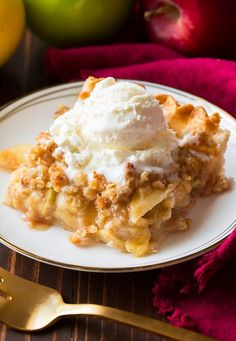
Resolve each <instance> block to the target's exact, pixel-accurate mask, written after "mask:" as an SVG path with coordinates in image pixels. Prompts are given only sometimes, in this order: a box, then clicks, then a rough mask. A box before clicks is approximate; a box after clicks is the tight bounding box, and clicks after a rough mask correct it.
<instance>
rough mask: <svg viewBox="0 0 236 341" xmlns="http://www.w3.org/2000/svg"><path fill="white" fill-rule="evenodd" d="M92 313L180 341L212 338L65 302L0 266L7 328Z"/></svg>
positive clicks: (0, 317) (0, 303) (0, 312)
mask: <svg viewBox="0 0 236 341" xmlns="http://www.w3.org/2000/svg"><path fill="white" fill-rule="evenodd" d="M75 315H76V316H93V317H100V318H105V319H109V320H113V321H116V322H120V323H124V324H127V325H129V326H132V327H137V328H140V329H143V330H146V331H149V332H152V333H155V334H159V335H162V336H165V337H169V338H172V339H174V340H181V341H184V340H186V341H210V340H211V341H212V340H213V339H212V338H210V337H207V336H203V335H200V334H198V333H195V332H192V331H189V330H187V329H183V328H177V327H173V326H171V325H170V324H168V323H165V322H161V321H158V320H155V319H151V318H148V317H145V316H141V315H137V314H133V313H130V312H128V311H123V310H120V309H116V308H111V307H106V306H102V305H97V304H66V303H64V302H63V299H62V296H61V295H60V293H59V292H57V291H56V290H54V289H51V288H48V287H45V286H43V285H40V284H36V283H33V282H31V281H27V280H25V279H23V278H20V277H18V276H16V275H13V274H11V273H10V272H8V271H6V270H4V269H2V268H0V321H1V322H3V323H5V324H7V325H8V326H9V327H12V328H15V329H20V330H23V331H34V330H38V329H42V328H45V327H47V326H48V325H50V324H52V323H53V322H55V321H56V320H57V319H59V318H61V317H63V316H75Z"/></svg>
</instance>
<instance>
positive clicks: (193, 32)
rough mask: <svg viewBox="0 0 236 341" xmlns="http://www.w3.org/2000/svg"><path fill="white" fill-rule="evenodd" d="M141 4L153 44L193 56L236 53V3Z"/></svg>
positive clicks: (181, 0) (184, 0) (150, 0)
mask: <svg viewBox="0 0 236 341" xmlns="http://www.w3.org/2000/svg"><path fill="white" fill-rule="evenodd" d="M142 5H143V12H144V18H145V26H146V30H147V33H148V36H149V38H150V40H152V41H156V42H162V43H164V44H165V45H167V46H170V47H173V48H175V49H177V50H180V51H183V52H186V53H191V54H205V55H206V54H216V55H219V56H220V55H227V54H229V52H230V51H232V50H233V49H234V50H235V45H236V1H235V0H224V1H223V0H172V1H169V0H164V1H163V0H162V1H161V0H142Z"/></svg>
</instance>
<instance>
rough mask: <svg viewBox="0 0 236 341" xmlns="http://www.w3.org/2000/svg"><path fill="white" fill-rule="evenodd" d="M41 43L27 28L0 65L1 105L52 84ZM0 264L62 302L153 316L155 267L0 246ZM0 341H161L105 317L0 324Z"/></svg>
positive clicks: (43, 45)
mask: <svg viewBox="0 0 236 341" xmlns="http://www.w3.org/2000/svg"><path fill="white" fill-rule="evenodd" d="M45 47H46V45H45V44H43V43H42V42H41V41H40V40H39V39H38V38H36V37H35V36H32V34H31V33H29V32H26V34H25V37H24V39H23V41H22V43H21V45H20V47H19V48H18V50H17V52H16V54H15V55H14V56H13V57H12V59H11V60H10V61H9V62H8V63H7V64H6V65H5V66H4V67H3V68H2V69H0V105H2V104H4V103H7V102H8V101H10V100H13V99H15V98H16V97H19V96H22V95H24V94H26V93H29V92H31V91H34V90H36V89H39V88H42V87H45V86H49V85H52V84H54V82H55V81H54V80H52V79H50V77H48V76H47V75H46V73H45V70H44V63H43V58H44V51H45ZM0 266H2V267H4V268H5V269H8V270H9V271H11V272H12V273H15V274H17V275H19V276H22V277H24V278H26V279H30V280H33V281H35V282H38V283H41V284H43V285H47V286H50V287H52V288H55V289H57V290H59V291H60V292H61V293H62V295H63V297H64V300H65V301H66V302H67V303H97V304H104V305H108V306H111V307H117V308H120V309H125V310H128V311H133V312H135V313H139V314H142V315H146V316H150V317H155V311H154V308H153V306H152V292H151V289H152V286H153V281H154V280H155V279H156V276H157V271H148V272H140V273H127V274H96V273H83V272H77V271H71V270H65V269H60V268H58V267H54V266H51V265H47V264H43V263H39V262H37V261H34V260H32V259H30V258H27V257H25V256H22V255H20V254H16V253H15V252H14V251H10V250H9V249H8V248H7V247H5V246H3V245H1V246H0ZM0 340H1V341H4V340H7V341H15V340H17V341H21V340H22V341H23V340H24V341H39V340H40V341H64V340H65V341H68V340H70V341H85V340H86V341H97V340H101V341H110V340H112V341H113V340H114V341H120V340H122V341H134V340H138V341H144V340H145V341H147V340H148V341H152V340H157V341H160V340H162V341H163V340H164V338H160V337H158V336H154V335H151V334H148V333H145V332H141V331H139V330H135V329H132V328H129V327H127V326H122V325H120V324H116V323H114V322H110V321H103V320H99V319H92V318H78V319H75V318H69V319H63V320H61V321H58V322H57V323H56V324H55V325H53V326H51V327H49V328H48V329H46V330H44V331H40V332H37V333H21V332H18V331H13V330H11V329H9V328H6V327H5V326H4V325H1V324H0Z"/></svg>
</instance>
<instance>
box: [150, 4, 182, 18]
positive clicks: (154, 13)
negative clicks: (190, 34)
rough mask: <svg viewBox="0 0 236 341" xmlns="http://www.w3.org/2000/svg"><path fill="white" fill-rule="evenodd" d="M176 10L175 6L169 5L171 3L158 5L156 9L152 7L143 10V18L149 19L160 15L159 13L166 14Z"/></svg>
mask: <svg viewBox="0 0 236 341" xmlns="http://www.w3.org/2000/svg"><path fill="white" fill-rule="evenodd" d="M176 12H177V8H176V6H174V5H171V4H166V5H162V6H160V7H158V8H156V9H153V10H151V11H146V12H144V19H145V20H147V21H149V20H151V18H152V17H155V16H161V15H163V14H166V13H172V14H174V13H176Z"/></svg>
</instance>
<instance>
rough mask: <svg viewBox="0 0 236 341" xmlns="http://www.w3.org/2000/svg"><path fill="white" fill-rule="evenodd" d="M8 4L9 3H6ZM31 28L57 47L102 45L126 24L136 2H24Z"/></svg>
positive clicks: (44, 0) (26, 0) (76, 0)
mask: <svg viewBox="0 0 236 341" xmlns="http://www.w3.org/2000/svg"><path fill="white" fill-rule="evenodd" d="M7 1H9V0H7ZM24 3H25V9H26V17H27V22H28V24H29V27H30V28H31V29H32V30H33V31H34V32H35V33H36V34H37V35H38V36H40V37H41V38H42V39H44V40H46V41H48V42H49V43H51V44H52V45H54V46H61V47H63V46H76V45H83V44H89V43H100V42H103V41H105V40H106V39H108V38H110V37H112V36H113V35H114V34H116V33H117V32H118V31H119V30H120V29H121V28H122V26H123V25H124V24H125V23H126V22H127V19H128V17H129V15H130V14H131V11H132V8H133V5H134V0H24Z"/></svg>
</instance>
